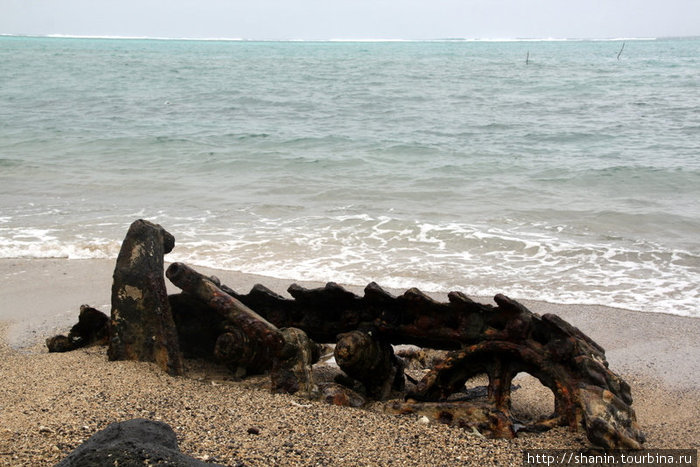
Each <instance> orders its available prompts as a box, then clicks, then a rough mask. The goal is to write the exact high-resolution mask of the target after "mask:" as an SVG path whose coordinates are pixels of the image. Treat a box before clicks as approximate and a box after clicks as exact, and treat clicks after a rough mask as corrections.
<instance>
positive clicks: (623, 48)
mask: <svg viewBox="0 0 700 467" xmlns="http://www.w3.org/2000/svg"><path fill="white" fill-rule="evenodd" d="M623 50H625V43H624V42H623V43H622V48H621V49H620V51H619V52H618V54H617V59H618V60H620V55H622V51H623Z"/></svg>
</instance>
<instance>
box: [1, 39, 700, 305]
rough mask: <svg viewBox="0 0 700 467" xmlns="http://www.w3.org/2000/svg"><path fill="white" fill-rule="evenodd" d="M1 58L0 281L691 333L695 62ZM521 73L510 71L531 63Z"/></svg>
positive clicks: (29, 51)
mask: <svg viewBox="0 0 700 467" xmlns="http://www.w3.org/2000/svg"><path fill="white" fill-rule="evenodd" d="M621 46H622V42H621V41H534V42H533V41H522V42H518V41H513V42H469V41H435V42H342V43H341V42H242V41H238V42H232V41H186V40H167V41H165V40H116V39H71V38H26V37H0V257H1V258H46V257H51V258H54V257H59V258H116V255H117V253H118V251H119V247H120V243H121V241H122V239H123V237H124V234H125V233H126V230H127V228H128V226H129V224H130V223H131V222H132V221H133V220H135V219H137V218H146V219H149V220H152V221H154V222H158V223H160V224H162V225H163V226H164V227H165V228H166V229H167V230H168V231H170V232H171V233H172V234H173V235H174V236H175V237H176V247H175V250H174V251H173V252H172V253H171V254H169V255H168V257H167V259H168V260H171V261H174V260H181V261H186V262H188V263H190V264H192V265H206V266H213V267H217V268H224V269H231V270H237V271H241V272H246V273H257V274H264V275H270V276H275V277H281V278H288V279H290V280H291V279H310V280H320V281H335V282H341V283H350V284H357V285H364V284H366V283H367V282H369V281H376V282H378V283H379V284H380V285H383V286H387V287H399V288H407V287H413V286H417V287H419V288H421V289H424V290H426V291H447V290H461V291H463V292H465V293H467V294H472V295H492V294H494V293H497V292H502V293H505V294H507V295H509V296H512V297H514V298H530V299H540V300H547V301H551V302H556V303H579V304H603V305H610V306H615V307H624V308H629V309H634V310H641V311H648V312H664V313H673V314H678V315H687V316H696V317H700V307H698V302H699V301H700V289H699V285H698V284H700V202H699V200H700V40H699V39H659V40H638V41H627V42H626V44H625V48H624V50H623V51H622V53H621V54H620V56H619V59H618V53H619V52H620V49H621ZM528 56H529V58H528V61H527V63H526V57H528Z"/></svg>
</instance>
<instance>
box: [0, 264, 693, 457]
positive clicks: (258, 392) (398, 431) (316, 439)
mask: <svg viewBox="0 0 700 467" xmlns="http://www.w3.org/2000/svg"><path fill="white" fill-rule="evenodd" d="M113 269H114V261H112V260H66V259H0V278H2V281H1V282H0V302H1V303H3V306H2V308H0V335H2V336H3V337H4V338H3V339H2V342H0V373H1V374H3V382H2V383H0V401H3V402H1V403H0V414H2V418H3V420H7V421H8V423H7V424H6V426H5V427H3V428H2V429H0V463H2V464H3V465H5V463H7V464H8V465H53V464H55V463H56V462H57V461H59V460H60V459H62V458H63V457H65V455H67V454H68V453H69V452H70V451H72V450H73V449H74V448H75V447H76V446H77V445H79V444H80V443H81V442H82V441H84V440H85V439H87V438H88V437H89V436H90V435H92V434H94V433H95V432H96V431H99V430H101V429H103V428H105V427H106V425H107V424H109V423H111V422H114V421H120V420H127V419H130V418H137V417H144V418H150V419H155V420H162V421H164V422H166V423H168V424H170V425H171V426H172V427H173V429H174V430H175V432H176V433H177V435H178V439H179V440H181V442H180V447H181V449H182V451H183V452H185V453H187V454H190V455H194V456H195V457H199V458H201V459H205V460H209V461H210V462H220V463H224V464H228V465H235V463H236V462H239V461H240V462H244V463H245V465H270V464H275V463H277V464H283V465H311V464H323V465H387V464H388V463H389V462H390V461H392V462H393V463H395V464H402V463H403V464H406V465H415V464H427V463H435V464H438V465H445V464H450V465H454V464H459V463H461V464H464V463H474V462H476V463H480V464H484V465H489V464H491V465H498V464H500V465H503V464H512V463H520V462H521V457H520V456H521V453H522V450H524V449H550V448H551V449H553V448H559V449H585V448H586V446H587V443H586V441H585V434H583V433H582V432H578V433H571V432H569V431H568V430H566V429H563V428H558V429H554V430H552V431H549V432H546V433H542V434H523V435H519V436H518V438H516V439H515V440H489V439H483V438H480V437H477V436H475V435H473V434H470V433H467V432H465V431H464V430H461V429H459V428H450V427H446V426H444V425H435V424H430V425H424V424H421V423H419V422H418V421H417V418H416V417H410V416H394V415H387V414H383V413H380V412H377V411H376V410H372V409H349V408H339V407H334V406H328V405H326V404H324V403H320V402H312V403H309V401H301V400H299V401H298V400H297V399H296V398H295V397H293V396H288V395H272V394H270V393H269V390H268V389H267V386H266V384H267V379H266V378H265V377H251V378H247V379H245V380H243V381H233V379H232V378H231V375H230V374H228V373H227V372H226V371H223V370H222V369H221V368H218V367H216V366H207V365H204V364H202V363H201V362H197V361H189V360H188V361H187V362H186V367H187V376H186V377H180V378H171V377H169V376H167V375H164V374H163V373H162V372H160V371H158V370H157V369H156V368H155V367H154V366H153V365H152V364H148V363H140V362H108V361H107V359H106V351H105V349H104V348H99V347H91V348H86V349H79V350H76V351H73V352H68V353H65V354H49V353H48V352H47V350H46V348H45V346H44V344H43V340H44V339H45V338H46V337H49V336H51V335H54V334H56V333H59V332H66V331H67V330H68V329H69V328H70V326H72V325H73V324H75V322H77V317H78V313H79V307H80V305H82V304H84V303H87V304H90V305H92V306H94V307H96V308H98V309H101V310H102V311H104V312H106V313H107V314H109V308H110V295H111V281H112V272H113ZM196 269H197V270H198V271H200V272H202V273H204V274H207V275H211V274H215V275H217V276H218V277H219V278H220V279H221V281H222V283H224V284H226V285H228V286H229V287H231V288H233V289H234V290H236V291H239V292H244V293H245V292H247V291H248V290H250V288H251V287H252V286H253V285H254V284H255V283H262V284H264V285H265V286H266V287H269V288H270V289H272V290H273V291H275V292H277V293H280V294H282V295H285V296H287V294H286V288H287V287H288V286H289V285H290V284H291V283H292V282H293V281H289V280H283V279H274V278H268V277H263V276H253V275H247V274H240V273H236V272H232V271H217V270H212V269H208V268H200V267H196ZM166 283H167V284H168V289H169V292H176V291H177V290H178V289H177V288H175V287H174V286H172V284H169V281H167V279H166ZM298 283H299V284H300V285H303V286H306V287H317V286H320V285H322V284H320V283H308V282H302V281H299V282H298ZM347 288H348V289H349V290H351V291H353V292H355V293H359V294H362V287H347ZM390 291H391V292H392V293H402V292H403V290H399V291H396V290H391V289H390ZM504 292H506V293H507V291H504ZM431 295H432V296H433V297H434V298H436V299H437V300H440V301H444V300H446V295H445V294H431ZM473 298H474V299H475V300H477V301H481V302H483V303H492V300H491V299H490V298H489V299H487V298H485V297H473ZM521 303H523V304H524V305H525V306H527V307H528V308H529V309H530V310H532V311H533V312H535V313H539V314H544V313H555V314H557V315H559V316H561V317H562V318H563V319H565V320H567V321H569V322H570V323H571V324H573V325H574V326H577V327H578V328H579V329H581V331H583V332H584V333H585V334H587V335H588V336H590V337H591V338H592V339H593V340H595V341H596V342H598V343H599V344H600V345H602V346H603V348H605V350H606V357H607V359H608V361H609V363H610V368H611V369H612V370H613V371H614V372H616V373H617V374H619V375H620V376H622V377H623V378H624V379H625V380H626V381H627V382H628V383H629V384H630V385H631V387H632V395H633V397H634V403H633V405H632V407H633V408H634V409H635V411H636V412H637V418H638V420H639V423H640V425H641V426H642V429H643V431H644V432H645V433H646V435H647V443H646V445H645V447H647V448H650V449H651V448H658V449H665V448H694V449H697V448H698V440H700V422H699V421H698V420H700V391H698V389H700V344H698V342H697V336H698V333H700V320H699V319H695V318H690V317H681V316H674V315H667V314H660V313H659V314H655V313H644V312H635V311H628V310H621V309H617V308H608V307H601V306H591V305H581V306H576V305H557V304H551V303H546V302H537V301H529V300H522V301H521ZM10 323H12V324H11V325H10ZM517 384H519V385H520V386H521V388H520V389H518V390H517V391H515V392H514V393H513V394H514V396H513V398H514V408H515V405H516V403H517V405H518V406H519V410H522V411H524V412H529V413H542V411H543V410H544V411H545V412H546V410H547V404H551V394H548V393H547V391H546V390H545V391H544V393H543V391H542V389H543V387H542V386H541V385H540V384H539V382H537V381H536V380H534V378H532V377H529V375H525V376H521V375H520V376H518V379H517ZM516 400H517V402H516ZM250 427H255V428H257V429H259V431H260V435H259V436H254V435H250V434H248V433H247V430H248V428H250Z"/></svg>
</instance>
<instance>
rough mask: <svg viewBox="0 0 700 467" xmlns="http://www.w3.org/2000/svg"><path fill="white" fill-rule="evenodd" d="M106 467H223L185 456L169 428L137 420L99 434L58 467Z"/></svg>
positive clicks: (156, 423) (152, 422)
mask: <svg viewBox="0 0 700 467" xmlns="http://www.w3.org/2000/svg"><path fill="white" fill-rule="evenodd" d="M106 465H119V466H120V467H131V466H134V467H135V466H143V465H167V466H172V467H203V466H214V465H220V464H207V463H205V462H202V461H200V460H197V459H195V458H193V457H190V456H187V455H185V454H183V453H181V452H180V449H179V448H178V446H177V438H176V436H175V432H174V431H173V429H172V428H170V426H169V425H167V424H165V423H163V422H156V421H153V420H146V419H143V418H135V419H133V420H127V421H124V422H117V423H112V424H111V425H109V426H107V428H105V429H104V430H102V431H98V432H97V433H95V434H94V435H92V436H91V437H90V438H89V439H88V440H87V441H85V442H84V443H83V444H81V445H80V446H78V447H77V448H76V449H75V450H74V451H73V452H72V453H70V454H69V455H68V457H66V458H65V459H63V460H62V461H61V462H59V463H58V464H56V467H92V466H95V467H101V466H106Z"/></svg>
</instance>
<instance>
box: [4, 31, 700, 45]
mask: <svg viewBox="0 0 700 467" xmlns="http://www.w3.org/2000/svg"><path fill="white" fill-rule="evenodd" d="M0 37H26V38H40V39H42V38H45V39H105V40H154V41H195V42H332V43H344V42H347V43H352V42H357V43H381V42H584V41H590V42H620V41H655V40H660V39H683V38H687V39H691V38H696V37H699V36H661V37H561V38H560V37H502V38H498V37H494V38H482V37H474V38H467V37H445V38H433V39H401V38H390V39H386V38H330V39H249V38H241V37H167V36H116V35H80V34H13V33H0Z"/></svg>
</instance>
